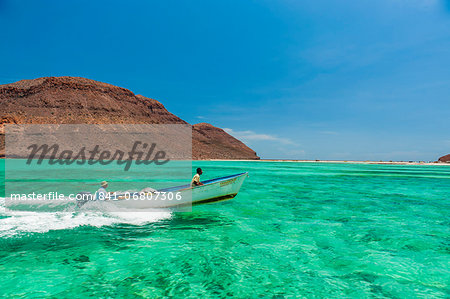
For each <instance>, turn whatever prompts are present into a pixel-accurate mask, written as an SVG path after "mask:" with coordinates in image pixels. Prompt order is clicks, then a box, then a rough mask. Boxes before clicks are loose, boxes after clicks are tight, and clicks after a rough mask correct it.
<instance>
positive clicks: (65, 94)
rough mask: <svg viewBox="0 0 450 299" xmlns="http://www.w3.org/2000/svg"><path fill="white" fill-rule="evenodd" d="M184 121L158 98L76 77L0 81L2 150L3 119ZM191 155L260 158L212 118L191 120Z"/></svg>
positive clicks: (0, 142) (1, 140) (0, 137)
mask: <svg viewBox="0 0 450 299" xmlns="http://www.w3.org/2000/svg"><path fill="white" fill-rule="evenodd" d="M10 123H13V124H187V122H185V121H184V120H182V119H181V118H179V117H177V116H176V115H174V114H172V113H170V112H169V111H167V109H166V108H165V107H164V105H163V104H161V103H160V102H158V101H157V100H154V99H150V98H146V97H144V96H141V95H135V94H134V93H133V92H131V91H129V90H127V89H125V88H121V87H117V86H114V85H111V84H107V83H102V82H98V81H94V80H90V79H85V78H79V77H44V78H38V79H34V80H22V81H18V82H15V83H11V84H5V85H0V156H2V155H3V156H4V148H5V136H4V124H10ZM192 147H193V151H192V154H193V158H194V159H259V157H258V156H257V155H256V153H255V152H254V151H253V150H252V149H250V148H249V147H247V146H246V145H245V144H244V143H242V142H241V141H239V140H237V139H236V138H234V137H232V136H230V135H229V134H227V133H226V132H225V131H223V130H222V129H219V128H216V127H214V126H212V125H210V124H205V123H202V124H197V125H193V126H192Z"/></svg>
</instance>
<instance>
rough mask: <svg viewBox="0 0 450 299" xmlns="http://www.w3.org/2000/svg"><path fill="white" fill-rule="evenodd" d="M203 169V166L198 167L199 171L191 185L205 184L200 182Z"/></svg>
mask: <svg viewBox="0 0 450 299" xmlns="http://www.w3.org/2000/svg"><path fill="white" fill-rule="evenodd" d="M202 173H203V171H202V169H201V168H197V173H196V174H195V175H194V177H193V178H192V182H191V187H195V186H203V183H202V182H200V176H201V175H202Z"/></svg>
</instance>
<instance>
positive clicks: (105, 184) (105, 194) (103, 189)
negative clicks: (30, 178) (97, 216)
mask: <svg viewBox="0 0 450 299" xmlns="http://www.w3.org/2000/svg"><path fill="white" fill-rule="evenodd" d="M100 185H101V187H100V189H98V190H97V192H96V196H95V199H96V200H99V199H100V200H105V199H108V192H106V188H108V182H107V181H103V182H101V183H100Z"/></svg>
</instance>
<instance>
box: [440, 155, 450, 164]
mask: <svg viewBox="0 0 450 299" xmlns="http://www.w3.org/2000/svg"><path fill="white" fill-rule="evenodd" d="M438 162H446V163H450V154H448V155H445V156H442V157H440V158H439V159H438Z"/></svg>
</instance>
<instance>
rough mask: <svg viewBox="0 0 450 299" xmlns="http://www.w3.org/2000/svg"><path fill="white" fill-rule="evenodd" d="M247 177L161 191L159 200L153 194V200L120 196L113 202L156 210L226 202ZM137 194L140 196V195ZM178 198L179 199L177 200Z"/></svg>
mask: <svg viewBox="0 0 450 299" xmlns="http://www.w3.org/2000/svg"><path fill="white" fill-rule="evenodd" d="M247 177H248V173H246V172H245V173H241V174H237V175H232V176H227V177H222V178H217V179H213V180H208V181H204V182H203V183H204V185H202V186H196V187H191V186H189V185H183V186H177V187H172V188H166V189H161V190H158V191H157V192H156V194H158V197H157V198H156V196H155V193H153V194H152V196H153V197H152V199H144V200H133V199H130V198H128V199H126V198H125V196H124V195H120V194H119V195H118V196H117V198H116V199H115V200H113V202H114V205H116V206H117V207H120V208H127V209H154V208H178V207H186V206H191V205H192V206H195V205H200V204H207V203H213V202H218V201H224V200H228V199H232V198H234V197H235V196H236V195H237V194H238V192H239V190H240V188H241V186H242V184H243V183H244V180H245V178H247ZM169 193H172V196H171V197H170V198H171V199H170V200H169V199H168V198H169V196H167V195H168V194H169ZM135 194H136V195H139V193H135ZM149 194H150V193H149ZM132 196H133V194H132ZM128 197H129V196H128ZM177 197H178V198H179V199H177ZM163 198H164V199H163Z"/></svg>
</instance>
